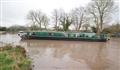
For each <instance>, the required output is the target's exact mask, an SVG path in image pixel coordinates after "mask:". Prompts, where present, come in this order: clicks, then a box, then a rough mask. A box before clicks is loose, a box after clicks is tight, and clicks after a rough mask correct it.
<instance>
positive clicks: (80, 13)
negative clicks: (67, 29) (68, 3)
mask: <svg viewBox="0 0 120 70" xmlns="http://www.w3.org/2000/svg"><path fill="white" fill-rule="evenodd" d="M84 12H85V9H84V8H83V7H79V8H75V9H74V10H72V13H71V14H72V19H73V26H74V27H75V30H76V31H79V30H80V29H81V26H82V24H83V21H84V20H83V19H84V14H85V13H84Z"/></svg>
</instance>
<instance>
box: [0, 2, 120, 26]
mask: <svg viewBox="0 0 120 70" xmlns="http://www.w3.org/2000/svg"><path fill="white" fill-rule="evenodd" d="M90 1H91V0H0V25H1V26H7V27H8V26H11V25H15V24H18V25H26V24H27V23H28V22H27V20H26V15H27V14H28V11H30V10H36V9H40V10H41V11H42V12H44V13H46V14H47V15H48V16H49V17H50V16H51V13H52V11H53V10H54V9H59V8H62V9H64V10H65V12H69V11H70V10H71V9H73V8H76V7H80V6H86V5H87V4H88V3H89V2H90ZM117 2H119V4H120V1H119V0H117ZM119 8H120V7H119ZM119 16H120V14H119ZM119 16H118V17H119Z"/></svg>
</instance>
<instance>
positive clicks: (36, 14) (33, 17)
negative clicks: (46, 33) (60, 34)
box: [27, 10, 48, 29]
mask: <svg viewBox="0 0 120 70" xmlns="http://www.w3.org/2000/svg"><path fill="white" fill-rule="evenodd" d="M27 19H28V20H30V21H31V23H33V24H34V25H35V24H37V25H39V27H40V29H42V25H45V28H46V25H47V23H48V18H47V16H46V15H45V14H43V13H42V12H41V11H40V10H37V11H33V10H31V11H30V12H29V13H28V15H27Z"/></svg>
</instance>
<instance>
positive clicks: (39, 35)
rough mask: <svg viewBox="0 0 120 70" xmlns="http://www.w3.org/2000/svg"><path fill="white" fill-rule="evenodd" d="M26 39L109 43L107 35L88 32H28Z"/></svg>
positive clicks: (24, 36)
mask: <svg viewBox="0 0 120 70" xmlns="http://www.w3.org/2000/svg"><path fill="white" fill-rule="evenodd" d="M21 37H22V38H24V39H41V40H76V41H80V40H85V41H107V40H108V39H109V37H108V36H107V34H100V35H99V36H97V35H96V33H87V32H43V31H41V32H26V35H23V36H21Z"/></svg>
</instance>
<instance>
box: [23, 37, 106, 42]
mask: <svg viewBox="0 0 120 70" xmlns="http://www.w3.org/2000/svg"><path fill="white" fill-rule="evenodd" d="M24 39H37V40H66V41H93V42H94V41H96V42H106V41H107V40H106V39H84V38H66V37H37V36H27V37H26V38H25V37H24Z"/></svg>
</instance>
